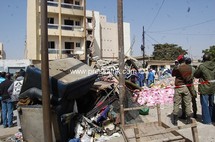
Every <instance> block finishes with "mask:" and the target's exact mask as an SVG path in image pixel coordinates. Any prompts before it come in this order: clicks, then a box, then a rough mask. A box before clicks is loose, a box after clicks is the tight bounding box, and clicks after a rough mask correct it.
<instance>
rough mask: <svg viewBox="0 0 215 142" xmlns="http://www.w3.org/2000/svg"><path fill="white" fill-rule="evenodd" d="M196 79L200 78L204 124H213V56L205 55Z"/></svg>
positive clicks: (196, 73) (214, 73)
mask: <svg viewBox="0 0 215 142" xmlns="http://www.w3.org/2000/svg"><path fill="white" fill-rule="evenodd" d="M194 77H196V78H199V81H200V84H199V85H198V91H199V93H200V102H201V106H202V122H203V123H204V124H211V122H212V121H214V115H215V114H214V110H213V109H214V94H215V83H214V82H210V81H212V80H215V61H212V59H211V55H210V54H208V53H206V54H204V55H203V63H202V64H201V65H199V66H198V68H197V69H196V70H195V72H194Z"/></svg>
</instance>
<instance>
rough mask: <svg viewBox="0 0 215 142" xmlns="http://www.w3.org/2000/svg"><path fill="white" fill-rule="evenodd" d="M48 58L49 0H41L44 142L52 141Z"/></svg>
mask: <svg viewBox="0 0 215 142" xmlns="http://www.w3.org/2000/svg"><path fill="white" fill-rule="evenodd" d="M48 58H49V57H48V29H47V0H41V62H42V63H41V82H42V85H41V86H42V104H43V133H44V142H52V126H51V117H50V115H51V111H50V91H49V59H48Z"/></svg>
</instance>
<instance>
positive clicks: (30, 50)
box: [25, 0, 86, 62]
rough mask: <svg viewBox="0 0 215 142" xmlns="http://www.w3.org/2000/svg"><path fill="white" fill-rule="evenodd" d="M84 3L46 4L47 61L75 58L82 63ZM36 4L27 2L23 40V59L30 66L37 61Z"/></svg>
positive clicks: (31, 0)
mask: <svg viewBox="0 0 215 142" xmlns="http://www.w3.org/2000/svg"><path fill="white" fill-rule="evenodd" d="M85 4H86V0H48V1H47V5H48V7H47V11H48V53H49V59H50V60H53V59H58V58H66V57H68V56H76V57H78V58H79V59H80V60H85V53H86V52H85V47H86V46H85V43H86V33H85V31H86V30H85V27H86V26H85V12H86V6H85ZM40 13H41V7H40V0H28V1H27V40H26V50H25V55H26V58H27V59H31V60H32V61H33V62H36V61H40V60H41V45H40V41H41V39H40V37H41V27H40V26H41V24H40V23H41V20H40V17H41V14H40Z"/></svg>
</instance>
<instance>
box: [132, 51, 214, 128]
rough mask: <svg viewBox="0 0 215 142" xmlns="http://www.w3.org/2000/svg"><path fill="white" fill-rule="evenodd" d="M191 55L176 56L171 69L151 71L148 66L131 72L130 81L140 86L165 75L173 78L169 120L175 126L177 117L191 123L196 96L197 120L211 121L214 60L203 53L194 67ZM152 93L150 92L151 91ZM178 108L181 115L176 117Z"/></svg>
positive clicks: (212, 116)
mask: <svg viewBox="0 0 215 142" xmlns="http://www.w3.org/2000/svg"><path fill="white" fill-rule="evenodd" d="M191 62H192V60H191V58H189V57H185V56H184V55H180V56H178V58H177V60H175V67H174V68H173V69H163V70H162V71H161V70H160V71H158V72H155V70H153V69H152V68H149V69H148V70H143V69H139V70H138V71H137V72H133V75H132V76H131V77H130V81H131V82H133V83H135V84H136V85H138V86H140V87H145V86H146V87H148V88H151V87H152V86H153V84H154V83H155V78H156V75H158V79H163V78H165V76H168V77H170V76H171V77H174V78H175V84H174V86H175V87H174V95H173V112H172V114H173V115H172V123H173V125H177V121H178V119H184V120H185V122H186V123H187V124H189V123H191V117H193V118H197V102H196V98H197V96H198V95H199V96H200V103H201V117H202V118H201V119H202V123H204V124H211V123H212V122H215V105H214V94H215V61H214V60H213V59H212V57H211V55H210V54H208V53H207V54H204V55H203V62H202V63H201V64H200V65H199V66H198V67H197V68H194V67H193V66H192V65H191ZM194 79H198V90H195V87H194V84H193V83H194ZM151 96H152V94H151ZM180 108H181V109H182V115H181V116H178V114H179V111H180Z"/></svg>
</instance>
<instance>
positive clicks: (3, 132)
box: [0, 97, 215, 142]
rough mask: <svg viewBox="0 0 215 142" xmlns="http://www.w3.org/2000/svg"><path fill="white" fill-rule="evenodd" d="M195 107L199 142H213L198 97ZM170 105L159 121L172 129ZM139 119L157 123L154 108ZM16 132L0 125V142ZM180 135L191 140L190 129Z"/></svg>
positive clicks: (211, 128)
mask: <svg viewBox="0 0 215 142" xmlns="http://www.w3.org/2000/svg"><path fill="white" fill-rule="evenodd" d="M197 106H198V112H197V114H198V118H197V119H196V121H197V130H198V137H199V141H200V142H215V126H214V124H211V125H205V124H203V123H202V122H201V105H200V102H199V97H198V98H197ZM172 108H173V106H172V104H165V105H161V121H162V122H163V123H165V124H167V125H168V126H170V127H174V126H173V125H172V124H171V113H172ZM140 117H141V119H142V120H143V121H144V123H147V122H153V121H157V109H156V108H150V110H149V115H144V116H142V115H141V116H140ZM178 125H179V126H182V125H185V124H184V122H183V121H182V120H179V121H178ZM17 132H18V128H17V126H14V127H12V128H3V126H2V125H0V142H1V141H2V140H3V139H5V138H7V137H11V136H14V134H16V133H17ZM177 132H179V133H180V134H181V135H183V136H184V137H186V138H188V139H190V140H192V131H191V129H190V128H186V129H182V130H178V131H177ZM110 141H111V142H119V141H123V137H122V136H121V137H118V138H114V139H112V140H110Z"/></svg>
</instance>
